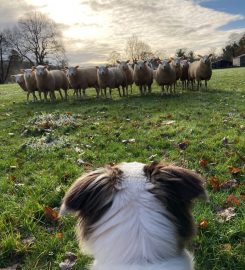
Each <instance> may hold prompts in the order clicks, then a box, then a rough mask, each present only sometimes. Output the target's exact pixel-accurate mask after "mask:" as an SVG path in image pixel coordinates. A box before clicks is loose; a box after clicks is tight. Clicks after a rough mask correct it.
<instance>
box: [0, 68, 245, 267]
mask: <svg viewBox="0 0 245 270" xmlns="http://www.w3.org/2000/svg"><path fill="white" fill-rule="evenodd" d="M88 92H89V91H88ZM70 96H71V94H70ZM130 139H135V141H134V140H131V141H129V140H130ZM124 140H126V141H124ZM153 159H154V160H161V159H165V160H167V161H170V162H174V163H176V164H177V165H180V166H185V167H187V168H189V169H194V170H196V171H198V172H199V173H201V174H202V175H203V176H204V177H205V178H206V179H207V189H208V192H209V196H210V202H209V203H204V202H198V203H197V204H196V205H195V207H194V217H195V221H196V223H197V224H199V230H198V234H197V236H196V237H195V238H194V240H193V242H192V243H191V244H190V247H189V249H190V250H192V251H193V252H194V255H195V260H196V269H198V270H207V269H209V270H232V269H234V270H242V269H245V244H244V243H245V211H244V210H245V209H244V205H245V201H244V198H245V190H244V183H245V171H244V164H245V68H238V69H227V70H215V71H214V72H213V77H212V80H211V81H210V83H209V90H208V91H207V92H206V91H204V90H202V91H199V92H197V91H190V90H188V91H184V93H182V94H180V95H175V96H168V95H166V96H164V97H160V95H159V87H157V86H156V85H154V87H153V94H152V95H150V96H145V97H139V94H138V89H136V87H135V88H134V89H133V94H132V95H131V96H130V97H128V98H119V97H118V93H117V91H114V97H113V100H105V99H104V100H103V99H99V100H97V99H96V98H95V90H91V94H90V96H89V97H88V98H87V99H86V100H83V101H74V100H73V99H72V98H71V97H70V100H69V102H61V101H60V102H56V103H54V104H50V103H41V102H37V103H30V104H27V103H26V96H25V93H23V92H22V91H21V90H20V89H19V87H18V86H17V85H15V84H9V85H2V86H0V194H1V195H0V209H1V214H0V268H1V267H2V268H6V267H7V266H11V265H20V266H21V269H26V270H30V269H59V263H60V262H62V261H63V260H64V254H65V252H67V251H71V252H73V253H75V254H76V255H77V256H78V259H77V262H76V264H75V266H74V267H73V269H86V265H88V263H89V262H91V258H89V257H87V256H84V255H82V254H80V253H79V249H78V245H77V242H76V240H75V234H74V224H75V219H74V218H72V217H71V216H69V217H66V218H64V219H62V220H58V219H57V217H56V211H57V210H58V207H59V206H60V202H61V199H62V197H63V195H64V192H65V191H66V190H67V188H68V187H69V186H70V184H71V183H72V182H73V181H74V180H75V179H76V177H78V176H79V175H80V174H81V173H82V172H84V171H85V170H88V169H91V168H92V167H98V166H101V165H104V164H106V163H112V162H115V163H117V162H120V161H135V160H137V161H141V162H145V163H147V162H150V160H153ZM228 180H233V181H232V182H231V181H230V182H227V181H228ZM222 183H225V184H223V185H222ZM48 207H50V208H48ZM228 207H231V208H228ZM227 208H228V210H227V211H228V214H227V212H225V214H224V210H225V209H227ZM52 209H54V210H52ZM222 213H223V218H222V217H221V216H218V214H221V215H222ZM229 219H230V220H229ZM14 269H15V268H14Z"/></svg>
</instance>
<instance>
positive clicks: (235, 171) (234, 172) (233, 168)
mask: <svg viewBox="0 0 245 270" xmlns="http://www.w3.org/2000/svg"><path fill="white" fill-rule="evenodd" d="M228 169H229V172H230V173H232V174H238V173H239V172H241V170H242V169H240V168H236V167H233V166H229V167H228Z"/></svg>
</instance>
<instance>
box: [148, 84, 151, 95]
mask: <svg viewBox="0 0 245 270" xmlns="http://www.w3.org/2000/svg"><path fill="white" fill-rule="evenodd" d="M148 93H149V94H151V85H150V84H149V85H148Z"/></svg>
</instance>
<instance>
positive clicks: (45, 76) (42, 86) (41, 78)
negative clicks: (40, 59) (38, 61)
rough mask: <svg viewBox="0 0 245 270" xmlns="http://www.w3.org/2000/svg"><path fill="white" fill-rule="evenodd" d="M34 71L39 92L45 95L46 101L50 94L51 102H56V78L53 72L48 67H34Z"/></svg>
mask: <svg viewBox="0 0 245 270" xmlns="http://www.w3.org/2000/svg"><path fill="white" fill-rule="evenodd" d="M34 69H35V77H36V81H37V88H38V91H41V92H43V93H44V99H45V100H46V101H47V94H48V93H49V95H50V98H51V100H54V99H55V94H54V90H55V78H54V76H53V74H52V73H51V71H49V70H48V66H42V65H38V66H36V67H34Z"/></svg>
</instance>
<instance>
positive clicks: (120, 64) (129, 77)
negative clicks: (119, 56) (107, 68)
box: [117, 60, 134, 96]
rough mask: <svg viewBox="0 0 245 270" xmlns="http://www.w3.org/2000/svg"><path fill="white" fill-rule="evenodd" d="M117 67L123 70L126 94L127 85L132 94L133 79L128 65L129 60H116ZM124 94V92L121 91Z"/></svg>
mask: <svg viewBox="0 0 245 270" xmlns="http://www.w3.org/2000/svg"><path fill="white" fill-rule="evenodd" d="M117 63H118V67H119V68H120V69H121V70H122V72H124V74H125V77H126V92H127V93H126V95H127V96H128V86H130V88H131V94H132V85H133V83H134V79H133V69H132V67H131V66H129V64H128V63H129V60H128V61H119V60H117ZM123 95H125V93H123Z"/></svg>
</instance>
